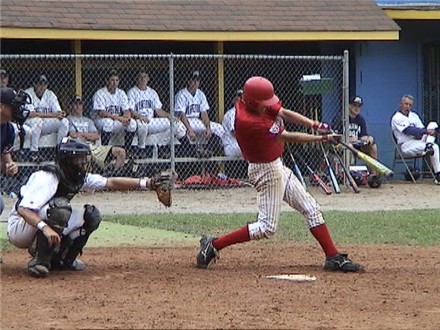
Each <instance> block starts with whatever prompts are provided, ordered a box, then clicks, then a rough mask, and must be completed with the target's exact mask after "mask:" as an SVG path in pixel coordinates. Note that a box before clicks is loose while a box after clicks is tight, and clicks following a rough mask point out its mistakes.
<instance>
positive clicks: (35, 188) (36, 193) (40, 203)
mask: <svg viewBox="0 0 440 330" xmlns="http://www.w3.org/2000/svg"><path fill="white" fill-rule="evenodd" d="M58 182H59V180H58V178H57V176H56V175H55V174H53V173H49V172H45V171H37V172H34V173H33V174H32V175H31V176H30V177H29V180H28V181H27V182H26V184H25V185H24V186H22V187H21V189H20V196H21V200H19V206H21V207H24V208H28V209H32V210H35V212H38V215H39V216H40V217H41V218H42V219H43V220H47V208H48V207H49V201H50V200H51V199H52V198H53V196H54V195H55V192H56V190H57V188H58ZM106 184H107V178H104V177H102V176H101V175H98V174H87V175H86V179H85V182H84V185H83V186H82V188H81V190H95V189H103V188H104V187H105V186H106ZM83 215H84V208H73V212H72V214H71V216H70V219H69V221H68V224H67V227H66V228H65V229H64V230H63V235H66V236H67V235H69V237H70V238H71V239H75V238H76V237H78V236H79V230H80V228H81V227H82V226H83V224H84V219H83ZM37 230H38V229H37V228H36V227H34V226H31V225H30V224H28V223H27V222H26V221H25V220H24V219H23V218H22V217H21V216H20V215H19V214H18V213H17V211H16V210H15V205H14V207H13V208H12V210H11V212H10V214H9V218H8V227H7V234H8V238H9V241H10V242H11V243H12V244H13V245H14V246H16V247H18V248H22V249H26V248H29V247H30V246H31V245H32V242H33V241H34V238H35V234H36V233H37Z"/></svg>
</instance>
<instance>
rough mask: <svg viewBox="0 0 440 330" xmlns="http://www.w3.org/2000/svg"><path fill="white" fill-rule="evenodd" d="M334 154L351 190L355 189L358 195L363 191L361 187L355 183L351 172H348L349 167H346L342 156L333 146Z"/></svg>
mask: <svg viewBox="0 0 440 330" xmlns="http://www.w3.org/2000/svg"><path fill="white" fill-rule="evenodd" d="M333 153H334V154H335V156H336V157H337V158H338V161H339V164H340V165H341V167H342V170H343V171H344V173H345V177H346V178H347V180H348V183H349V184H350V186H351V188H352V189H353V191H354V192H355V193H356V194H358V193H360V192H361V190H360V189H359V186H358V185H357V183H356V181H354V179H353V177H352V175H351V173H350V171H349V170H348V168H347V166H345V163H344V161H343V160H342V158H341V156H340V155H339V154H338V151H337V150H336V148H335V146H334V145H333Z"/></svg>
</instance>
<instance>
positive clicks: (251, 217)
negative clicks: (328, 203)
mask: <svg viewBox="0 0 440 330" xmlns="http://www.w3.org/2000/svg"><path fill="white" fill-rule="evenodd" d="M325 218H326V222H327V224H328V227H329V229H330V232H331V234H332V236H333V238H334V239H335V241H337V242H340V243H347V244H396V245H436V244H440V235H439V233H440V209H433V210H406V211H375V212H342V211H330V212H326V213H325ZM255 219H256V214H208V215H206V214H173V215H169V214H152V215H142V216H135V215H126V216H120V215H119V216H107V217H105V220H106V221H110V222H116V223H119V224H130V225H135V226H139V227H150V228H156V229H163V230H169V231H177V232H183V233H187V234H190V235H200V234H202V233H211V234H214V235H221V234H225V233H227V232H229V231H231V230H234V229H238V228H240V227H242V226H244V225H245V224H246V223H249V222H253V221H255ZM287 240H296V241H301V242H309V241H310V242H311V241H312V240H313V238H312V236H311V235H310V233H309V231H308V230H307V227H306V225H305V222H304V220H303V218H302V216H301V215H300V214H299V213H293V212H289V213H283V214H282V215H281V219H280V223H279V227H278V231H277V234H276V235H275V236H274V237H273V239H272V241H274V242H280V241H281V242H282V241H287Z"/></svg>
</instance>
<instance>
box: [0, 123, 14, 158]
mask: <svg viewBox="0 0 440 330" xmlns="http://www.w3.org/2000/svg"><path fill="white" fill-rule="evenodd" d="M0 135H1V140H0V142H1V143H0V144H1V149H0V152H1V154H2V155H4V154H8V153H10V152H11V151H12V148H13V146H14V140H15V131H14V126H12V124H11V123H5V124H2V125H0Z"/></svg>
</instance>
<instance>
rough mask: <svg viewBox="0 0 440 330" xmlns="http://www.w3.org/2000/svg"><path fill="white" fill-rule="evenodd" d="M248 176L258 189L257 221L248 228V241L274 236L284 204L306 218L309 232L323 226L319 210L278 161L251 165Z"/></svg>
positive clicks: (313, 200) (295, 179) (301, 186)
mask: <svg viewBox="0 0 440 330" xmlns="http://www.w3.org/2000/svg"><path fill="white" fill-rule="evenodd" d="M248 174H249V179H250V182H251V183H252V184H253V185H254V186H255V188H256V189H257V205H258V218H257V221H256V222H254V223H251V224H249V225H248V228H249V236H250V238H251V240H258V239H262V238H268V237H270V236H272V235H273V234H274V233H275V232H276V230H277V226H278V220H279V218H280V212H281V203H282V201H283V200H284V201H285V202H286V203H287V204H289V205H290V206H291V207H292V208H293V209H295V210H297V211H299V212H300V213H301V214H302V215H303V216H304V217H305V220H306V223H307V226H308V227H309V228H314V227H317V226H319V225H322V224H323V223H324V218H323V216H322V213H321V209H320V206H319V205H318V203H317V202H316V200H315V199H314V198H313V197H312V196H311V195H310V194H309V193H308V192H307V191H306V190H305V189H304V187H303V185H302V184H301V182H299V180H298V179H297V177H296V176H295V175H294V174H293V173H292V171H291V170H290V169H289V168H287V167H285V166H284V165H283V162H282V161H281V158H278V159H276V160H274V161H273V162H270V163H250V164H249V168H248Z"/></svg>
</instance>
